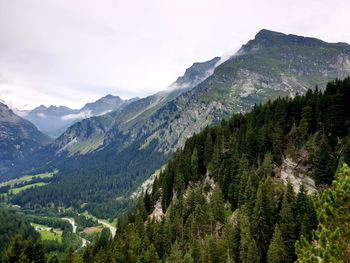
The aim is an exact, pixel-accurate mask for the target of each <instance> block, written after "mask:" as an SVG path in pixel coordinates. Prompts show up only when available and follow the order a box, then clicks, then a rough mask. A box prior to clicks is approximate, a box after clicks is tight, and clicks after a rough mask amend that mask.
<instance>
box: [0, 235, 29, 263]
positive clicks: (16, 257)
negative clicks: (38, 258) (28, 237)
mask: <svg viewBox="0 0 350 263" xmlns="http://www.w3.org/2000/svg"><path fill="white" fill-rule="evenodd" d="M24 249H25V241H24V239H23V238H22V237H21V236H20V235H16V236H15V237H14V238H13V239H12V241H11V243H10V245H9V247H8V248H7V250H6V252H5V255H4V258H3V261H4V262H5V263H7V262H8V263H15V262H26V261H25V260H27V258H26V256H25V255H24V254H23V252H24Z"/></svg>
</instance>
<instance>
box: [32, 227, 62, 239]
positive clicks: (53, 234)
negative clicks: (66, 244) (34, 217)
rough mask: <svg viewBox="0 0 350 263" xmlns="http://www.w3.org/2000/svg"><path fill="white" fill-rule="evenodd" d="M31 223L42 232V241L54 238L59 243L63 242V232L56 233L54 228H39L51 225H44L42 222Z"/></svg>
mask: <svg viewBox="0 0 350 263" xmlns="http://www.w3.org/2000/svg"><path fill="white" fill-rule="evenodd" d="M31 225H32V226H33V227H34V228H35V229H36V230H37V231H38V232H39V233H40V238H41V240H42V241H45V240H54V241H57V242H59V243H61V242H62V234H61V233H56V232H55V231H54V230H53V231H51V230H50V231H48V230H38V228H41V229H45V228H50V227H49V226H46V225H42V224H36V223H31Z"/></svg>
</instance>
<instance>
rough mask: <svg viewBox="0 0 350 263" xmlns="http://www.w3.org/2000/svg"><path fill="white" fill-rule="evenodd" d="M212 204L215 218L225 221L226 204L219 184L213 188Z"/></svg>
mask: <svg viewBox="0 0 350 263" xmlns="http://www.w3.org/2000/svg"><path fill="white" fill-rule="evenodd" d="M210 205H211V209H212V211H213V215H214V219H215V220H216V221H219V222H221V223H223V222H224V221H225V204H224V200H223V197H222V192H221V189H220V187H219V186H215V187H214V189H213V194H212V198H211V203H210Z"/></svg>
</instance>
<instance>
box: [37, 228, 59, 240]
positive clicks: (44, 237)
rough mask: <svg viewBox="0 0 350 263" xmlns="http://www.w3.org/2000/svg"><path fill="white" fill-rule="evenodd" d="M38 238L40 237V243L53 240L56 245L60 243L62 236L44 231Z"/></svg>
mask: <svg viewBox="0 0 350 263" xmlns="http://www.w3.org/2000/svg"><path fill="white" fill-rule="evenodd" d="M40 237H41V240H42V241H45V240H55V241H57V242H58V243H61V242H62V236H61V235H59V234H57V233H55V232H51V231H46V230H44V231H40Z"/></svg>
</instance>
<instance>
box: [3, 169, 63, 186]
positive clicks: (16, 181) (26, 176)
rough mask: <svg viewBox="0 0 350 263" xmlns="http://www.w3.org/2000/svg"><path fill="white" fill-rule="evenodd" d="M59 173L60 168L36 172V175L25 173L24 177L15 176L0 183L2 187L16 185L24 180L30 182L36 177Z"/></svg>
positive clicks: (47, 176) (51, 175)
mask: <svg viewBox="0 0 350 263" xmlns="http://www.w3.org/2000/svg"><path fill="white" fill-rule="evenodd" d="M57 173H58V170H57V169H56V170H54V171H53V172H50V173H41V174H34V175H25V176H23V177H20V178H15V179H12V180H9V181H6V182H3V183H0V187H3V186H8V185H10V186H14V185H15V184H19V183H23V182H30V181H32V180H33V179H35V178H49V177H53V176H54V175H55V174H57Z"/></svg>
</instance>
